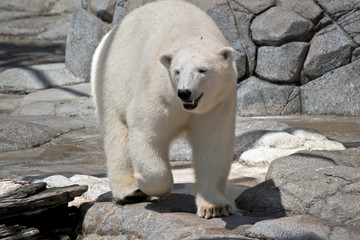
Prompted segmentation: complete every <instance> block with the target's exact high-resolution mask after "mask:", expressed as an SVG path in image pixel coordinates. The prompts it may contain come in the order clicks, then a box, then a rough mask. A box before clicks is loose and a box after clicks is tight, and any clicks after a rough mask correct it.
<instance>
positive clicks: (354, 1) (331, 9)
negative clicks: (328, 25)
mask: <svg viewBox="0 0 360 240" xmlns="http://www.w3.org/2000/svg"><path fill="white" fill-rule="evenodd" d="M316 2H317V3H318V4H319V5H320V6H321V7H322V8H323V9H325V10H326V12H327V13H329V14H330V16H331V17H332V18H333V19H335V20H337V19H339V18H340V17H341V16H343V15H345V14H347V13H350V12H351V11H352V10H354V9H356V8H358V5H359V1H358V0H346V1H341V0H335V1H328V0H316Z"/></svg>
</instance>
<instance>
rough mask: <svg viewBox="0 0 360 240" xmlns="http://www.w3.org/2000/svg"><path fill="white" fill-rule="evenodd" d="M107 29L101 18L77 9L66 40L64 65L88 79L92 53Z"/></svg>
mask: <svg viewBox="0 0 360 240" xmlns="http://www.w3.org/2000/svg"><path fill="white" fill-rule="evenodd" d="M108 30H109V26H107V25H106V24H105V23H103V22H102V21H101V20H99V19H98V18H96V17H95V16H93V15H91V14H90V13H88V12H87V11H85V10H84V9H81V8H79V9H77V10H76V11H75V12H74V15H73V20H72V25H71V29H70V32H69V34H68V37H67V41H66V55H65V64H66V67H67V68H68V69H69V70H71V71H72V72H73V73H74V74H75V75H77V76H80V77H82V78H85V79H87V80H89V79H90V69H91V61H92V57H93V54H94V52H95V49H96V47H97V46H98V44H99V43H100V41H101V39H102V37H103V36H104V35H105V34H106V33H107V32H108Z"/></svg>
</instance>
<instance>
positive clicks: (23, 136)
mask: <svg viewBox="0 0 360 240" xmlns="http://www.w3.org/2000/svg"><path fill="white" fill-rule="evenodd" d="M95 124H96V122H95V121H94V120H93V119H92V120H91V119H90V121H88V120H87V119H84V118H70V117H60V116H56V117H54V116H46V117H44V116H26V117H25V116H21V117H9V116H0V129H1V131H0V151H1V152H7V151H14V150H19V149H26V148H33V147H36V146H40V145H42V144H45V143H46V142H49V141H50V140H51V139H52V138H54V137H56V136H59V135H60V134H63V133H66V132H69V131H71V130H76V129H81V128H85V127H91V126H94V125H95Z"/></svg>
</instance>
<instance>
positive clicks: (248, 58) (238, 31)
mask: <svg viewBox="0 0 360 240" xmlns="http://www.w3.org/2000/svg"><path fill="white" fill-rule="evenodd" d="M226 3H227V5H228V7H229V10H230V12H231V15H232V17H233V19H234V23H235V27H236V31H237V34H238V37H239V39H240V42H241V45H242V47H243V49H244V51H245V55H246V62H245V65H246V66H245V69H246V70H245V76H244V77H242V79H245V78H247V77H249V76H250V75H251V73H250V66H249V62H250V55H249V52H248V49H247V46H246V44H245V42H244V39H243V38H242V34H241V32H240V29H239V23H238V22H237V19H236V15H235V13H234V10H233V9H232V7H231V2H230V0H226ZM236 4H238V3H237V2H236ZM239 5H240V4H239ZM240 6H241V5H240ZM241 7H243V6H241ZM243 8H244V9H246V8H245V7H243ZM246 10H247V9H246ZM251 21H252V20H250V22H251ZM250 39H251V37H250ZM255 64H256V61H255ZM254 70H255V67H254ZM238 81H239V80H238Z"/></svg>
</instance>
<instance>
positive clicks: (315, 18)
mask: <svg viewBox="0 0 360 240" xmlns="http://www.w3.org/2000/svg"><path fill="white" fill-rule="evenodd" d="M278 6H281V7H284V8H288V9H290V10H292V11H294V12H296V13H297V14H299V15H300V16H302V17H304V18H306V19H309V20H311V21H312V22H313V23H314V24H316V23H317V22H319V20H320V18H321V17H322V14H323V10H322V9H321V8H320V7H319V5H317V4H316V3H315V2H314V1H313V0H301V1H299V0H279V1H278Z"/></svg>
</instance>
